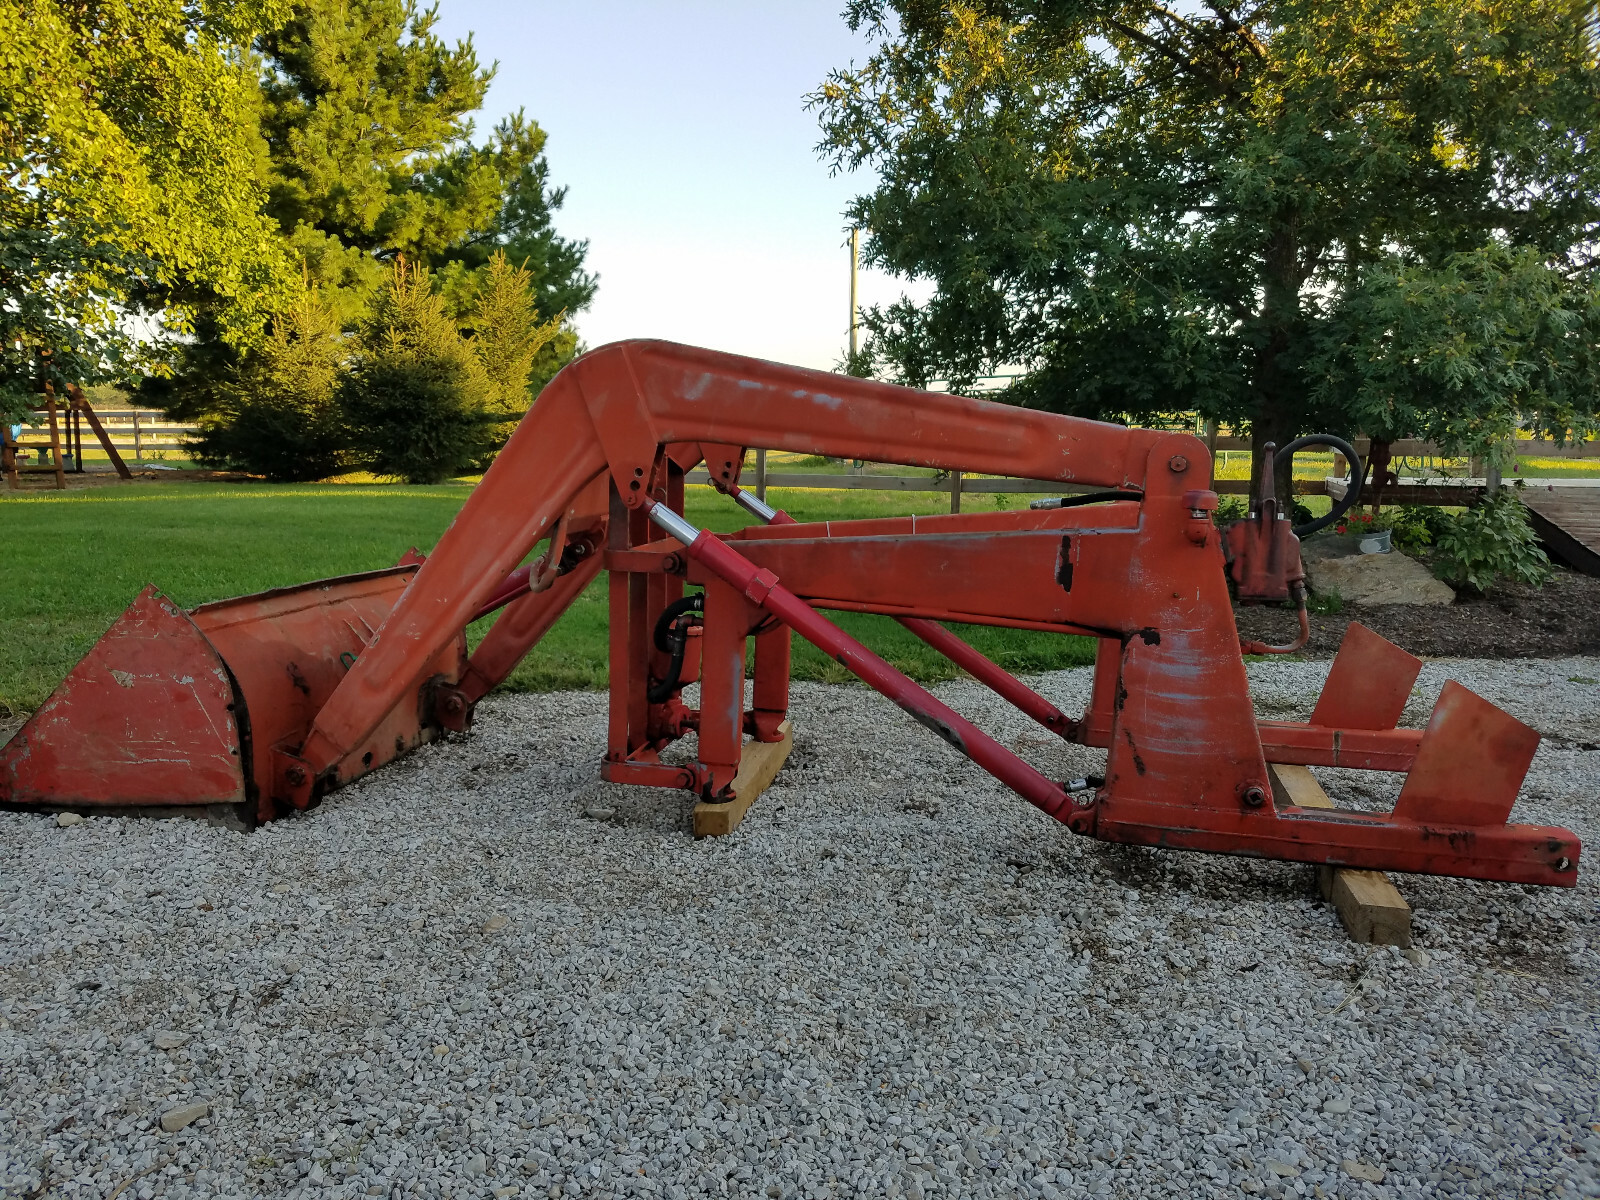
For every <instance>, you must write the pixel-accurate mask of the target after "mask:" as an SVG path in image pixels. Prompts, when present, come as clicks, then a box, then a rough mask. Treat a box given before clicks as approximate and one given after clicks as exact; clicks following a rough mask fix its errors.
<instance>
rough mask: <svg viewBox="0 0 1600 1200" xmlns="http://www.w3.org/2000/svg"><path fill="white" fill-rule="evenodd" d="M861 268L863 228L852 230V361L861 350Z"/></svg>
mask: <svg viewBox="0 0 1600 1200" xmlns="http://www.w3.org/2000/svg"><path fill="white" fill-rule="evenodd" d="M860 270H861V230H860V229H859V228H852V229H851V230H850V361H851V362H852V363H853V362H855V357H856V354H857V352H858V351H859V350H860V348H861V346H860V333H859V331H860V328H861V310H860V308H859V306H858V305H857V303H856V276H857V274H859V273H860Z"/></svg>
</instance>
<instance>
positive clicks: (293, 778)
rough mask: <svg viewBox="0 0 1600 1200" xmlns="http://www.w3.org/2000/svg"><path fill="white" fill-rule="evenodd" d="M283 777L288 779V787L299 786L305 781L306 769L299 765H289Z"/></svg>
mask: <svg viewBox="0 0 1600 1200" xmlns="http://www.w3.org/2000/svg"><path fill="white" fill-rule="evenodd" d="M283 777H284V778H285V779H287V780H288V781H289V786H290V787H299V786H300V785H301V784H303V783H305V781H306V769H305V768H304V767H302V766H299V765H294V766H291V767H289V768H287V769H286V770H285V771H284V773H283Z"/></svg>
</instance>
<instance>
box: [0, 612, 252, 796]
mask: <svg viewBox="0 0 1600 1200" xmlns="http://www.w3.org/2000/svg"><path fill="white" fill-rule="evenodd" d="M244 799H245V778H244V768H243V765H242V763H241V756H240V742H239V727H238V723H237V721H236V719H235V713H234V692H233V685H232V683H231V682H230V681H229V679H228V669H227V667H226V666H225V665H224V664H223V661H222V659H221V658H220V657H218V655H217V652H216V651H215V650H214V649H213V648H212V646H211V644H210V643H209V642H208V641H207V640H206V638H205V635H204V634H203V633H201V631H200V630H199V629H198V628H196V627H195V623H194V622H193V621H192V620H190V619H189V617H188V616H187V615H186V614H185V613H184V611H183V610H182V609H181V608H179V607H178V606H177V605H175V604H173V603H172V601H170V600H168V599H167V598H166V597H164V596H162V595H161V594H160V593H159V592H157V591H156V589H155V588H153V587H152V588H146V589H145V590H144V591H143V592H141V593H140V594H139V597H138V599H136V600H135V601H134V602H133V603H132V604H131V605H129V606H128V609H127V611H126V612H124V613H123V614H122V616H120V617H118V618H117V621H116V623H115V624H114V625H112V626H111V628H110V629H109V630H108V631H107V632H106V635H105V636H104V637H103V638H101V639H100V640H99V641H98V642H96V643H95V644H94V646H93V648H92V649H90V651H89V653H88V654H87V655H86V656H85V657H84V659H83V661H82V662H80V663H79V664H78V665H77V666H76V667H74V668H73V669H72V672H71V674H69V675H68V676H67V678H66V679H65V680H64V681H63V682H62V684H61V686H60V687H58V688H57V689H56V690H55V692H54V694H52V695H51V697H50V699H48V700H46V701H45V703H44V706H43V707H42V708H40V709H39V711H38V712H36V713H34V714H33V717H32V719H31V720H29V721H28V723H27V724H26V725H24V726H23V727H22V729H21V730H20V731H19V732H18V733H17V734H16V736H15V737H13V738H12V739H11V741H10V742H8V743H7V744H6V745H5V747H4V748H3V749H0V800H3V801H5V802H7V803H10V804H25V805H47V806H50V807H67V808H79V807H81V808H100V807H111V808H121V807H127V806H146V805H150V806H161V807H166V806H168V805H178V806H183V805H211V804H240V803H242V802H243V801H244Z"/></svg>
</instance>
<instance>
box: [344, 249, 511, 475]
mask: <svg viewBox="0 0 1600 1200" xmlns="http://www.w3.org/2000/svg"><path fill="white" fill-rule="evenodd" d="M360 343H361V344H360V350H359V352H358V353H357V354H356V357H355V362H354V366H353V368H352V370H351V371H349V372H348V373H347V374H346V375H345V376H344V378H343V379H342V381H341V384H340V388H339V397H340V405H341V408H342V410H343V413H344V418H345V421H346V424H347V427H348V429H349V437H350V441H351V443H352V446H353V457H354V460H355V463H356V465H358V466H360V467H362V468H364V469H366V470H368V471H371V472H372V473H373V474H375V475H384V476H389V477H393V478H399V479H403V480H404V481H405V482H407V483H439V482H441V481H442V480H445V479H448V478H450V477H451V476H452V475H459V474H462V473H464V472H466V471H467V470H469V469H471V468H472V467H473V466H474V465H475V464H477V463H479V462H481V460H482V459H483V458H484V457H485V455H486V454H487V452H488V451H489V449H490V448H491V446H492V443H493V431H492V425H493V424H494V417H493V414H492V413H491V412H490V405H491V402H492V400H493V398H494V393H495V385H494V383H493V382H492V381H491V380H490V378H489V375H488V373H487V372H486V371H485V370H484V366H483V363H482V362H480V361H479V358H478V354H477V352H476V350H475V349H474V347H473V345H472V343H471V342H470V341H468V339H466V338H465V337H463V336H462V335H461V331H460V330H459V329H458V328H457V327H456V323H455V321H454V320H453V319H452V318H451V316H450V314H449V313H448V312H447V311H446V308H445V302H444V299H443V297H441V296H439V295H438V294H437V293H435V292H434V290H433V280H432V278H431V274H430V272H429V271H428V269H427V267H425V266H423V265H421V264H417V265H414V266H413V265H409V264H407V263H405V262H403V261H402V262H400V263H397V264H396V265H395V266H394V268H393V271H392V274H391V275H390V281H389V285H388V286H387V287H386V288H384V289H383V291H381V292H380V293H379V294H378V297H377V300H376V302H375V304H374V305H373V312H372V316H371V318H370V319H369V320H368V321H367V323H366V324H365V326H364V327H363V329H362V331H361V336H360Z"/></svg>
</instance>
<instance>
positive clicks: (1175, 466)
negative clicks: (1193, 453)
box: [1167, 454, 1189, 475]
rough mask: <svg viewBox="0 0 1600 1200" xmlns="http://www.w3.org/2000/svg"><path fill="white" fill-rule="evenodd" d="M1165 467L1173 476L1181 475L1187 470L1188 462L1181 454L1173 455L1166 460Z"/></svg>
mask: <svg viewBox="0 0 1600 1200" xmlns="http://www.w3.org/2000/svg"><path fill="white" fill-rule="evenodd" d="M1167 467H1168V468H1169V469H1170V470H1171V471H1172V473H1173V474H1174V475H1182V474H1183V473H1184V472H1185V471H1187V470H1188V469H1189V460H1188V459H1187V458H1185V457H1184V456H1183V455H1181V454H1174V455H1173V456H1172V457H1171V458H1169V459H1168V460H1167Z"/></svg>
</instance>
